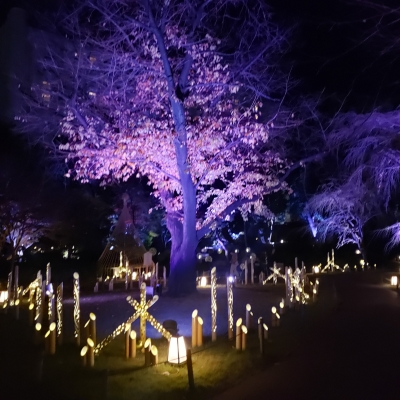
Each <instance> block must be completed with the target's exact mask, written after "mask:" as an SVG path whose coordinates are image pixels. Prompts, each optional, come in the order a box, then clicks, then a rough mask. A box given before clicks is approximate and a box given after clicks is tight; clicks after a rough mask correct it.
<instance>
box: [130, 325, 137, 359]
mask: <svg viewBox="0 0 400 400" xmlns="http://www.w3.org/2000/svg"><path fill="white" fill-rule="evenodd" d="M129 357H130V358H135V357H136V332H135V331H132V330H131V333H130V335H129Z"/></svg>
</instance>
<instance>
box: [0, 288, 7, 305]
mask: <svg viewBox="0 0 400 400" xmlns="http://www.w3.org/2000/svg"><path fill="white" fill-rule="evenodd" d="M7 300H8V292H7V290H2V291H0V303H5V302H6V301H7Z"/></svg>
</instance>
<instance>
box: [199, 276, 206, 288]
mask: <svg viewBox="0 0 400 400" xmlns="http://www.w3.org/2000/svg"><path fill="white" fill-rule="evenodd" d="M200 286H207V277H206V276H202V277H201V279H200Z"/></svg>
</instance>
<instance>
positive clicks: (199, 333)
mask: <svg viewBox="0 0 400 400" xmlns="http://www.w3.org/2000/svg"><path fill="white" fill-rule="evenodd" d="M203 324H204V322H203V318H201V317H197V346H203Z"/></svg>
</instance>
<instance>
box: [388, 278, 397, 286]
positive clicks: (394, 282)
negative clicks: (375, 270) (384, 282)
mask: <svg viewBox="0 0 400 400" xmlns="http://www.w3.org/2000/svg"><path fill="white" fill-rule="evenodd" d="M390 284H391V285H392V286H397V276H392V277H391V278H390Z"/></svg>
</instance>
